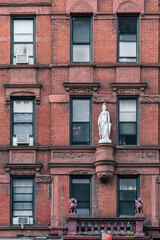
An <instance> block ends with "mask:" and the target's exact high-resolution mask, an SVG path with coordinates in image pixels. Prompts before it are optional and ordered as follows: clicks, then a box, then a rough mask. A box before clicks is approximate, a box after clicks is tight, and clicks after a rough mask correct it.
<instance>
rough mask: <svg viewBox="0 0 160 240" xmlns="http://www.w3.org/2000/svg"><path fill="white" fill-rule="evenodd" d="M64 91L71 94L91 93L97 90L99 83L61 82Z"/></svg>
mask: <svg viewBox="0 0 160 240" xmlns="http://www.w3.org/2000/svg"><path fill="white" fill-rule="evenodd" d="M63 86H64V88H65V89H66V92H68V93H70V94H71V95H93V93H95V92H97V91H98V88H99V86H100V83H84V82H82V83H70V82H65V83H63Z"/></svg>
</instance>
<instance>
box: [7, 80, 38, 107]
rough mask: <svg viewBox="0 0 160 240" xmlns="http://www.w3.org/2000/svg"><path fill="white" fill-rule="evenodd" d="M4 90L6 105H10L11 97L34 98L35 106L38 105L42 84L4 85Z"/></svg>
mask: <svg viewBox="0 0 160 240" xmlns="http://www.w3.org/2000/svg"><path fill="white" fill-rule="evenodd" d="M4 87H5V89H6V104H7V105H9V104H10V99H11V97H18V96H20V97H25V96H26V97H35V100H36V104H40V93H41V87H42V84H4Z"/></svg>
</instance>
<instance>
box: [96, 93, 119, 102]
mask: <svg viewBox="0 0 160 240" xmlns="http://www.w3.org/2000/svg"><path fill="white" fill-rule="evenodd" d="M93 102H94V103H104V102H105V103H109V104H111V103H116V102H117V98H116V95H113V94H94V95H93Z"/></svg>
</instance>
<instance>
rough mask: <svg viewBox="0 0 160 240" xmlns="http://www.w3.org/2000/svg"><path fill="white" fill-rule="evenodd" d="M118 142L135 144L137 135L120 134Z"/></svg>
mask: <svg viewBox="0 0 160 240" xmlns="http://www.w3.org/2000/svg"><path fill="white" fill-rule="evenodd" d="M119 144H120V145H136V144H137V135H120V137H119Z"/></svg>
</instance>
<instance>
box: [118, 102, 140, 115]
mask: <svg viewBox="0 0 160 240" xmlns="http://www.w3.org/2000/svg"><path fill="white" fill-rule="evenodd" d="M119 107H120V112H123V111H124V112H135V111H136V99H121V100H120V102H119Z"/></svg>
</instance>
